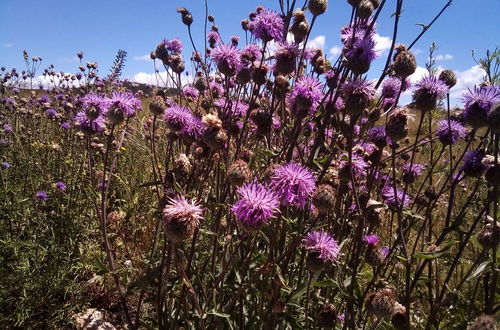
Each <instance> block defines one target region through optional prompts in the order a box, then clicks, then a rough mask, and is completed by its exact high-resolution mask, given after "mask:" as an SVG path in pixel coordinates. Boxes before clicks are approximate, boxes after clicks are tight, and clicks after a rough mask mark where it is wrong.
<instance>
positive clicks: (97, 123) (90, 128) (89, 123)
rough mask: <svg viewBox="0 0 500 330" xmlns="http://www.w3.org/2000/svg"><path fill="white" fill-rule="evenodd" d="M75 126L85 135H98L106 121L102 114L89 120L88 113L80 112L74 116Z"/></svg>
mask: <svg viewBox="0 0 500 330" xmlns="http://www.w3.org/2000/svg"><path fill="white" fill-rule="evenodd" d="M75 124H76V126H77V127H78V128H79V129H81V130H82V131H83V132H85V133H87V134H93V133H99V132H102V131H103V130H104V128H105V127H106V121H105V119H104V116H103V115H102V114H99V115H98V116H97V117H93V118H89V116H88V112H86V111H80V112H78V113H77V114H76V115H75Z"/></svg>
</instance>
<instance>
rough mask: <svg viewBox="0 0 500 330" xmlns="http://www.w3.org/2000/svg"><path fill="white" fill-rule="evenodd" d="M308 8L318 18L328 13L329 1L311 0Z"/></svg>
mask: <svg viewBox="0 0 500 330" xmlns="http://www.w3.org/2000/svg"><path fill="white" fill-rule="evenodd" d="M307 7H308V8H309V11H310V12H311V14H313V16H318V15H321V14H323V13H324V12H325V11H326V8H327V7H328V0H309V4H308V6H307Z"/></svg>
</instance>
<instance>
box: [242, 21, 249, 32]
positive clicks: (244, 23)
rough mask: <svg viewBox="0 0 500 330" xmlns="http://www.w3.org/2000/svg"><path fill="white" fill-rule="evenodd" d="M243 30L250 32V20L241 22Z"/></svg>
mask: <svg viewBox="0 0 500 330" xmlns="http://www.w3.org/2000/svg"><path fill="white" fill-rule="evenodd" d="M241 28H242V29H243V30H244V31H248V20H247V19H244V20H242V21H241Z"/></svg>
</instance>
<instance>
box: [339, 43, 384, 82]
mask: <svg viewBox="0 0 500 330" xmlns="http://www.w3.org/2000/svg"><path fill="white" fill-rule="evenodd" d="M374 47H375V42H374V41H373V39H372V38H363V39H357V40H356V41H354V43H353V44H352V47H349V48H348V49H347V51H346V52H345V57H346V58H347V60H348V64H349V68H350V69H351V70H352V71H353V72H355V73H357V74H362V73H365V72H367V71H368V70H369V68H370V63H371V62H372V61H373V60H374V59H375V58H377V56H378V55H377V53H376V52H375V51H374V50H373V48H374Z"/></svg>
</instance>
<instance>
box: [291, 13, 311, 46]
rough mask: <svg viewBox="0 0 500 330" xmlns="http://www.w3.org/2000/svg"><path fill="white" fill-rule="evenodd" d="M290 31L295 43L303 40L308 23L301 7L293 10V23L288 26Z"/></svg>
mask: <svg viewBox="0 0 500 330" xmlns="http://www.w3.org/2000/svg"><path fill="white" fill-rule="evenodd" d="M290 32H291V33H292V34H293V37H294V40H295V42H296V43H301V42H302V41H304V39H305V38H306V36H307V33H308V32H309V23H307V19H306V15H305V14H304V12H303V11H302V10H301V9H297V10H295V11H294V12H293V24H292V26H291V27H290Z"/></svg>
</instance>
